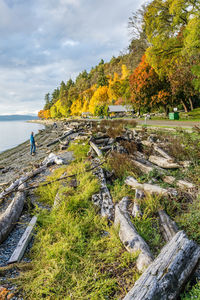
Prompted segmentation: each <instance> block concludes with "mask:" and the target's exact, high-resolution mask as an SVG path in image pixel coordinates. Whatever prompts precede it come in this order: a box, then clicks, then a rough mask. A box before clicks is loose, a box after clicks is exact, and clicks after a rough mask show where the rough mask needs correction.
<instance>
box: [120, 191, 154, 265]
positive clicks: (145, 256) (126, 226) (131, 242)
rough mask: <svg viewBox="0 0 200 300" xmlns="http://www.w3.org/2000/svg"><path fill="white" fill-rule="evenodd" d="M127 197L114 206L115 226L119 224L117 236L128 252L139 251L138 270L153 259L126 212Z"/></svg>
mask: <svg viewBox="0 0 200 300" xmlns="http://www.w3.org/2000/svg"><path fill="white" fill-rule="evenodd" d="M128 202H129V201H128V198H127V197H124V198H123V199H122V200H121V201H120V202H119V204H117V205H116V206H115V221H114V224H115V226H118V225H119V237H120V240H121V241H122V243H123V244H124V246H125V248H126V249H127V251H129V252H133V253H134V252H137V251H139V252H140V253H139V255H138V258H137V261H136V265H137V268H138V270H139V271H144V269H145V268H146V267H147V266H148V265H149V264H150V263H151V262H152V261H153V256H152V254H151V252H150V249H149V247H148V245H147V243H146V242H145V241H144V240H143V238H142V237H141V236H140V235H139V234H138V232H137V231H136V229H135V227H134V226H133V224H132V222H131V220H130V217H129V214H128V210H127V207H128Z"/></svg>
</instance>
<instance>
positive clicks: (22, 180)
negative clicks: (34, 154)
mask: <svg viewBox="0 0 200 300" xmlns="http://www.w3.org/2000/svg"><path fill="white" fill-rule="evenodd" d="M45 169H46V166H42V167H40V168H38V169H36V170H34V171H32V172H29V173H27V174H26V175H25V176H22V177H20V178H19V179H17V180H15V181H14V182H13V183H12V184H11V185H10V186H9V187H8V188H7V189H5V190H4V191H3V192H2V193H1V194H0V200H1V199H3V198H4V197H5V196H7V195H9V194H10V193H12V192H13V191H15V190H16V189H17V188H18V186H19V184H23V183H25V182H26V181H28V180H29V179H30V178H32V177H34V176H36V175H38V174H40V173H41V172H43V171H44V170H45Z"/></svg>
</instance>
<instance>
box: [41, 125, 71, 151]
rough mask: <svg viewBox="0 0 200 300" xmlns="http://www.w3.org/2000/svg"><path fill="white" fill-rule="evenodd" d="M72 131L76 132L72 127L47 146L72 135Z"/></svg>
mask: <svg viewBox="0 0 200 300" xmlns="http://www.w3.org/2000/svg"><path fill="white" fill-rule="evenodd" d="M72 133H74V130H73V129H70V130H69V131H67V132H66V133H65V134H64V135H63V136H61V137H60V138H57V139H56V140H54V141H52V142H50V143H49V144H47V147H50V146H52V145H54V144H56V143H58V142H60V141H62V140H64V139H65V138H66V137H68V136H69V135H71V134H72Z"/></svg>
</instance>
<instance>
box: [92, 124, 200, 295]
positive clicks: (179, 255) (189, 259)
mask: <svg viewBox="0 0 200 300" xmlns="http://www.w3.org/2000/svg"><path fill="white" fill-rule="evenodd" d="M121 141H128V142H130V141H134V142H135V143H136V144H137V151H135V153H134V154H130V153H128V151H127V149H126V148H125V147H124V145H123V144H122V143H120V142H121ZM141 145H142V146H141ZM90 146H91V149H90V151H89V153H88V154H89V155H90V156H92V157H93V158H94V157H95V156H98V157H99V158H101V157H102V156H103V155H105V156H107V155H109V153H110V152H111V151H115V152H118V153H126V154H129V158H131V159H132V161H133V162H134V164H135V166H136V167H138V168H139V169H140V170H141V172H142V173H144V174H148V173H149V172H152V171H153V170H157V171H158V172H159V173H160V175H161V177H162V178H163V182H167V183H169V184H173V185H175V186H176V187H177V189H178V188H179V189H182V190H184V191H185V190H187V191H188V192H190V191H192V190H194V189H195V186H194V185H193V184H192V183H190V182H187V181H185V180H176V179H175V178H174V177H172V176H167V174H166V170H167V169H178V168H184V167H185V166H186V165H187V166H188V162H185V163H183V162H177V161H176V160H175V159H174V158H173V157H171V156H170V155H169V154H168V153H167V152H166V151H165V150H164V149H163V148H162V146H163V144H161V143H159V141H157V139H156V138H155V137H154V136H152V137H149V138H148V140H143V137H142V135H140V134H138V133H137V132H136V131H135V130H133V131H132V133H131V134H130V132H129V130H127V131H125V132H124V135H123V136H120V137H117V138H111V137H109V136H108V135H106V134H105V133H101V132H98V133H97V134H96V135H95V136H93V137H92V138H91V139H90ZM143 147H151V155H147V154H145V152H143V151H141V150H140V151H139V150H138V149H142V148H143ZM152 152H153V154H152ZM100 173H101V172H100ZM99 177H100V178H103V180H104V177H102V175H100V176H99ZM155 181H156V180H155ZM125 183H126V184H127V185H129V186H131V187H132V188H133V189H134V190H136V194H135V200H134V203H133V206H132V209H131V208H130V207H129V199H128V198H127V197H124V198H123V199H122V200H121V201H120V202H119V203H118V204H116V205H115V207H112V209H114V211H115V213H114V218H113V220H114V224H115V225H116V226H117V228H119V237H120V239H121V241H122V243H123V244H124V247H125V248H126V250H127V251H129V252H136V253H138V257H137V260H136V266H137V268H138V270H139V271H140V272H143V274H142V276H141V277H140V278H139V280H138V281H137V282H136V283H135V285H134V286H133V288H132V289H131V290H130V291H129V293H128V294H127V295H126V296H125V298H124V299H126V300H140V299H143V300H160V299H166V300H167V299H177V297H178V296H179V294H180V292H181V291H182V290H183V288H184V286H185V284H186V282H187V281H188V280H189V279H190V278H191V274H192V273H194V271H195V268H197V266H198V261H199V259H200V247H199V246H198V245H197V244H196V243H195V242H194V241H192V240H189V239H188V237H187V236H186V234H185V233H184V232H183V231H179V230H178V227H177V225H176V224H175V222H174V221H173V220H171V219H170V217H169V216H168V215H167V214H166V212H165V211H163V210H160V211H158V217H159V221H160V229H161V233H162V235H163V238H164V240H165V241H166V243H167V244H166V245H165V246H164V247H163V249H162V250H161V252H160V254H159V255H158V257H157V258H155V259H154V258H153V255H152V253H151V251H150V249H149V246H148V245H147V243H146V242H145V241H144V239H143V238H142V237H141V236H140V235H139V234H138V232H137V230H136V229H135V227H134V225H133V223H132V222H131V218H130V215H129V212H130V211H132V216H133V217H140V216H142V211H141V209H140V206H139V204H138V198H142V197H144V196H145V193H150V194H158V195H164V196H166V195H177V194H178V191H177V190H176V189H174V188H162V187H160V186H159V185H157V184H154V183H152V182H147V183H143V184H141V183H139V182H138V181H137V180H136V179H135V178H133V177H130V176H129V177H127V179H126V180H125ZM92 199H93V201H94V203H95V204H98V205H99V206H100V207H102V197H101V193H100V194H97V195H94V196H93V198H92ZM107 216H108V215H107ZM109 217H111V218H112V215H109Z"/></svg>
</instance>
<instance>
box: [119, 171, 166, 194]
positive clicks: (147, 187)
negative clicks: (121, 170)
mask: <svg viewBox="0 0 200 300" xmlns="http://www.w3.org/2000/svg"><path fill="white" fill-rule="evenodd" d="M125 183H126V184H127V185H130V186H132V187H133V188H134V189H139V190H143V191H144V192H147V193H150V194H159V195H167V194H168V190H166V189H164V188H161V187H160V186H158V185H153V184H149V183H139V182H138V181H137V180H136V179H135V178H133V177H131V176H128V177H127V178H126V180H125Z"/></svg>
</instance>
